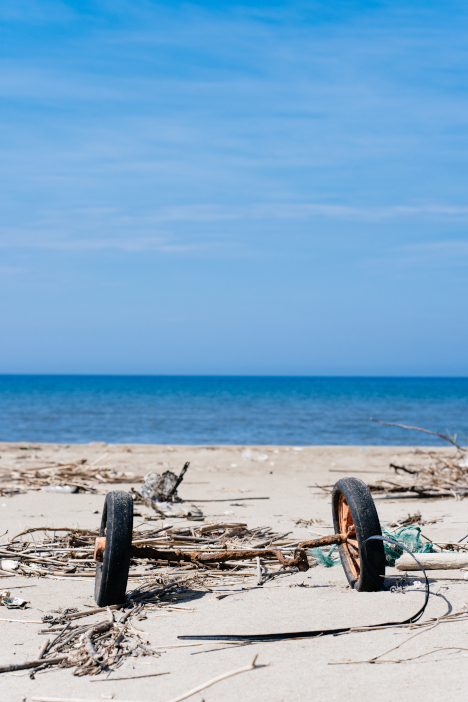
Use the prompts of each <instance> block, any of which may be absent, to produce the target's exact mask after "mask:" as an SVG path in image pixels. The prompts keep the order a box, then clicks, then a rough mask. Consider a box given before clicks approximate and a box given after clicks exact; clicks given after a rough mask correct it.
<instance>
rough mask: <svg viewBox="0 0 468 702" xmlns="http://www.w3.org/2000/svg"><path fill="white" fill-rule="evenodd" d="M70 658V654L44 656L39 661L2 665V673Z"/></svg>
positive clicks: (51, 663) (52, 663) (0, 668)
mask: <svg viewBox="0 0 468 702" xmlns="http://www.w3.org/2000/svg"><path fill="white" fill-rule="evenodd" d="M67 658H68V656H58V657H57V658H42V659H41V660H39V661H29V662H28V663H14V664H12V665H2V666H1V667H0V673H11V672H13V671H15V670H26V669H27V668H36V667H37V666H38V665H54V664H55V663H60V662H61V661H64V660H66V659H67Z"/></svg>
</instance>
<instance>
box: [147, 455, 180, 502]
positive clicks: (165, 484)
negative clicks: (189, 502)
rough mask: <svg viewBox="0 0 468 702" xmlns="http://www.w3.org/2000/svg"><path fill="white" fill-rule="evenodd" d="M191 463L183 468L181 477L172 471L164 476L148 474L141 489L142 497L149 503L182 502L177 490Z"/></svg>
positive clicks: (166, 472) (167, 471) (168, 471)
mask: <svg viewBox="0 0 468 702" xmlns="http://www.w3.org/2000/svg"><path fill="white" fill-rule="evenodd" d="M189 465H190V463H189V462H188V461H187V463H186V464H185V465H184V467H183V468H182V470H181V472H180V475H178V476H177V475H176V474H175V473H173V472H172V471H170V470H166V471H165V472H164V473H163V474H162V475H160V474H159V473H148V475H146V476H145V482H144V484H143V486H142V487H141V488H140V495H141V496H142V497H143V498H144V499H145V500H149V501H153V500H155V501H156V502H182V500H181V498H180V497H179V495H178V494H177V488H178V487H179V485H180V483H181V482H182V480H183V479H184V476H185V473H186V472H187V470H188V467H189Z"/></svg>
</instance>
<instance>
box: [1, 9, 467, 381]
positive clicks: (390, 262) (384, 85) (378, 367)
mask: <svg viewBox="0 0 468 702" xmlns="http://www.w3.org/2000/svg"><path fill="white" fill-rule="evenodd" d="M0 20H1V25H2V27H1V45H2V49H1V64H2V65H1V71H0V95H1V100H2V107H1V112H0V142H1V159H0V167H1V191H2V196H1V219H0V226H1V231H0V328H1V337H2V342H1V344H0V372H3V373H143V374H146V373H155V374H160V373H161V374H165V373H169V374H179V373H180V374H199V373H201V374H211V373H214V374H284V375H288V374H293V375H296V374H297V375H322V374H325V375H455V376H457V375H465V376H466V375H468V353H467V350H466V349H467V345H468V324H467V313H466V309H467V300H468V276H467V263H468V237H467V225H468V197H467V189H468V168H467V155H468V140H467V137H468V41H467V39H468V9H467V6H466V4H465V3H461V2H450V1H448V2H437V3H435V2H430V1H428V0H426V1H425V2H414V1H412V0H406V1H405V2H403V1H401V2H400V1H399V0H395V1H393V2H340V1H339V0H338V1H337V2H333V3H330V2H288V3H285V2H279V1H278V2H250V3H248V4H244V5H242V4H240V3H238V2H237V3H234V2H224V3H216V2H199V3H177V2H170V3H158V2H152V1H150V0H129V1H128V2H127V1H121V0H113V1H112V2H111V1H110V0H109V1H108V2H107V1H101V2H96V1H93V0H89V1H88V2H65V1H63V2H59V1H55V0H36V1H33V0H3V3H2V6H1V9H0Z"/></svg>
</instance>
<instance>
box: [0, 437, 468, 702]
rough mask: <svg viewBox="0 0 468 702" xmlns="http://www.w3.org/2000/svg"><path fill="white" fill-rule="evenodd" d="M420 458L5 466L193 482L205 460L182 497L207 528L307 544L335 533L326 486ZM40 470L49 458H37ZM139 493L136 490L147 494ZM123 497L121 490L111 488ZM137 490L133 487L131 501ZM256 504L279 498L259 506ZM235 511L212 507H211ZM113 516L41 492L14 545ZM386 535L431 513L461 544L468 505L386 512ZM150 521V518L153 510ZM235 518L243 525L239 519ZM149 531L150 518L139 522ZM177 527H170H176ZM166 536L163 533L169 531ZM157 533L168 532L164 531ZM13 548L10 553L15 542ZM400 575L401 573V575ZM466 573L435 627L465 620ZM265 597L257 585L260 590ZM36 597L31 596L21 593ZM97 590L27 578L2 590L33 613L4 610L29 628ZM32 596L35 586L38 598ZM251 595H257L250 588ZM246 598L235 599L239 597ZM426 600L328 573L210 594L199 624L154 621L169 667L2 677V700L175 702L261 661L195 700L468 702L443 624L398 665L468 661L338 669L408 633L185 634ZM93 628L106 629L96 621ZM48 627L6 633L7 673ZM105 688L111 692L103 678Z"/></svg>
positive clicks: (79, 449)
mask: <svg viewBox="0 0 468 702" xmlns="http://www.w3.org/2000/svg"><path fill="white" fill-rule="evenodd" d="M246 448H250V449H251V452H252V458H254V459H255V458H258V457H261V456H263V455H267V456H268V459H267V460H261V461H259V460H246V459H244V458H243V457H242V452H243V451H245V450H246ZM412 451H413V449H411V448H408V447H404V448H402V447H347V446H333V447H325V446H314V447H304V448H303V449H300V450H297V449H294V448H293V447H284V446H282V447H265V446H262V447H238V446H237V447H221V448H218V447H206V448H203V447H189V446H182V447H181V446H179V447H178V446H173V447H169V446H146V445H132V446H121V445H119V446H117V445H112V446H111V445H109V446H106V445H105V444H90V445H85V446H78V445H73V446H59V445H50V444H48V445H37V448H34V447H32V449H30V450H22V449H20V446H19V445H17V444H16V445H15V444H0V456H1V458H0V466H1V467H2V468H7V467H8V466H11V465H15V464H16V465H19V464H20V463H21V464H22V465H27V462H31V463H32V462H33V461H35V462H37V460H38V458H41V459H43V460H47V459H51V460H62V459H63V460H71V459H75V458H88V460H90V461H91V460H94V459H96V458H98V457H99V456H101V455H102V454H104V453H107V454H108V456H107V457H106V459H105V460H104V461H103V463H106V464H107V465H108V466H109V467H115V468H117V469H119V470H132V471H134V472H135V474H136V475H137V476H143V475H144V474H145V473H147V472H148V471H150V470H156V471H158V472H162V470H165V469H166V468H167V467H171V468H173V469H175V470H179V469H180V468H181V467H182V466H183V464H184V462H185V461H186V460H189V461H191V466H190V469H189V472H188V473H187V476H186V480H184V482H183V484H182V486H181V488H180V489H179V493H180V494H181V496H182V497H183V498H184V499H185V500H190V501H193V502H195V503H198V504H199V505H200V506H201V507H202V509H203V511H204V514H205V516H206V520H207V521H210V520H212V521H219V519H220V518H222V520H223V521H230V520H231V521H242V522H246V523H247V524H248V526H249V527H254V526H260V525H269V526H271V527H272V528H274V529H275V530H276V531H281V532H289V531H291V532H293V535H294V536H297V537H299V538H314V535H316V534H317V532H319V533H322V534H329V533H332V531H333V530H332V529H331V528H330V527H331V509H330V498H329V496H328V495H325V494H321V493H320V491H318V490H317V489H315V488H313V487H310V486H314V485H315V484H316V483H321V484H333V483H334V482H335V481H336V480H338V479H339V478H340V477H344V476H351V475H355V476H356V477H360V478H362V479H363V480H368V481H372V480H375V479H378V478H383V477H385V476H386V477H389V476H390V475H392V474H393V473H392V471H391V469H389V463H390V462H392V461H401V462H402V463H404V462H405V460H407V461H414V460H415V457H414V454H412ZM34 457H36V458H34ZM138 483H139V480H138V479H136V481H135V485H137V484H138ZM117 487H118V486H116V485H112V486H111V487H110V489H116V488H117ZM128 488H129V485H128V484H127V485H125V486H123V489H128ZM242 497H269V499H268V500H258V501H257V500H245V501H241V500H240V499H239V498H242ZM202 498H203V499H211V500H215V499H218V500H221V499H225V500H227V501H226V502H201V501H200V502H198V500H201V499H202ZM102 504H103V496H102V495H90V494H74V495H73V494H72V495H63V494H62V495H58V494H51V493H44V492H31V493H28V494H25V495H18V496H14V497H10V498H0V533H1V534H3V533H4V532H6V531H7V530H8V536H13V535H14V534H16V533H18V532H20V531H22V530H23V529H25V528H28V527H33V526H56V527H64V526H78V527H90V528H96V527H97V525H98V524H99V520H100V514H99V513H100V511H101V508H102ZM376 504H377V509H378V512H379V516H380V519H381V522H382V524H385V523H386V522H389V521H394V520H397V519H399V518H402V517H405V516H406V515H407V514H408V512H415V511H417V510H421V512H422V515H423V517H424V518H426V519H429V518H434V517H441V518H442V521H440V522H439V523H437V524H434V525H431V526H426V527H424V528H423V533H424V534H425V535H426V536H428V537H429V538H432V539H434V540H437V541H442V540H452V541H458V540H459V539H460V538H462V537H463V536H465V534H467V533H468V515H467V511H466V502H465V501H455V500H452V499H444V500H437V501H436V500H432V501H422V500H414V499H401V500H394V499H392V500H385V499H377V500H376ZM139 511H140V512H142V513H149V512H148V510H145V508H140V507H139ZM226 512H232V513H233V514H226ZM311 517H314V518H319V519H322V520H323V524H322V525H320V526H316V527H312V528H310V529H309V528H304V527H301V528H299V527H297V526H295V521H296V520H297V519H299V518H305V519H310V518H311ZM135 521H136V523H138V519H136V520H135ZM166 521H167V520H166ZM161 523H163V522H161ZM152 524H153V525H154V524H155V522H152ZM5 539H6V537H5V536H4V537H3V539H2V541H5ZM389 572H394V573H396V571H394V570H392V569H390V570H389ZM463 575H464V573H463V572H460V571H448V572H447V571H446V572H438V571H437V572H433V573H431V592H432V593H433V595H434V596H432V597H431V598H430V602H429V606H428V610H427V615H426V616H427V617H434V616H438V615H442V614H444V613H446V612H447V611H448V610H449V609H451V608H453V610H454V611H457V610H459V609H460V608H461V607H462V606H463V604H464V603H465V602H466V601H468V595H467V588H468V582H467V581H466V580H464V579H463ZM249 584H251V585H252V586H254V585H255V580H254V578H253V577H252V578H251V579H250V583H249ZM23 585H24V586H28V587H27V588H26V587H24V589H22V588H21V587H18V586H23ZM93 585H94V583H93V581H92V579H90V581H89V582H87V581H68V580H52V579H36V578H30V579H28V578H25V577H14V576H13V577H4V578H3V577H2V578H1V579H0V587H2V588H4V589H7V588H9V587H15V588H16V589H15V590H14V591H13V592H14V593H15V594H16V595H19V596H23V597H24V598H25V599H28V600H29V601H30V605H29V607H28V609H26V610H20V611H17V610H7V609H6V608H4V607H1V608H0V617H2V618H11V619H17V620H21V621H26V620H40V619H41V616H42V615H43V613H44V612H46V611H50V610H51V609H55V608H57V607H69V606H76V607H78V608H79V609H80V610H81V609H83V608H85V606H86V605H92V604H93V602H94V600H93ZM30 586H32V587H30ZM246 586H247V585H246V584H244V587H246ZM230 589H232V588H230ZM422 597H423V595H422V593H421V592H417V591H416V590H414V591H411V592H407V593H406V594H402V593H390V592H381V593H358V592H355V591H353V590H350V589H349V587H347V581H346V579H345V576H344V573H343V570H342V568H341V566H335V567H333V568H324V567H316V568H312V569H310V570H309V571H308V572H307V573H298V574H295V575H291V576H290V577H285V578H283V579H282V580H279V581H273V582H271V583H270V584H266V585H265V586H264V587H262V588H257V589H253V590H251V591H248V590H245V591H242V592H238V593H237V594H234V595H231V596H229V597H226V598H224V599H221V600H218V599H216V596H215V594H214V593H204V594H201V593H200V594H199V595H196V596H194V598H193V599H192V600H188V601H187V605H186V606H190V607H193V608H194V610H195V611H194V612H193V613H190V612H172V613H170V614H168V615H166V616H157V615H156V613H149V615H148V619H146V620H145V621H143V622H142V624H141V626H142V628H143V629H145V630H146V631H147V632H148V633H149V635H150V639H151V645H152V646H163V647H164V646H168V648H167V649H166V650H165V649H164V648H161V656H160V657H159V658H136V659H134V661H133V662H129V661H127V662H126V663H125V664H124V666H122V668H120V669H119V670H118V671H117V672H116V673H114V674H113V675H112V676H111V679H110V680H109V681H104V682H101V681H100V682H95V680H96V679H91V678H87V677H83V678H76V677H73V675H72V673H71V670H70V669H58V670H51V671H49V672H44V673H39V674H37V675H36V678H35V680H31V679H30V678H29V676H28V673H27V671H23V672H19V673H9V674H4V675H2V676H1V679H0V680H1V681H0V699H1V700H2V702H3V701H8V702H9V701H10V700H11V702H13V701H14V702H20V701H22V700H26V701H27V702H29V701H30V700H31V697H32V696H48V695H49V696H53V697H57V698H63V699H70V698H78V699H83V700H98V699H99V700H101V699H111V698H112V696H113V699H115V700H117V701H118V700H135V701H137V700H139V701H141V702H150V701H151V702H165V701H167V700H171V699H173V698H174V697H177V696H178V695H180V694H182V693H183V692H185V691H186V690H189V689H191V688H193V687H195V686H197V685H199V684H201V683H202V682H204V681H205V680H208V679H209V678H212V677H214V676H217V675H219V674H221V673H224V672H226V671H229V670H232V669H235V668H238V667H242V666H245V665H248V664H249V663H250V662H251V661H252V659H253V657H254V655H256V654H258V663H264V664H266V663H268V664H269V665H268V667H264V668H261V669H259V670H255V671H252V672H248V673H244V674H242V675H239V676H237V677H234V678H231V679H229V680H225V681H223V682H221V683H219V684H217V685H215V686H213V687H212V688H209V689H207V690H205V691H203V692H202V693H199V694H196V695H194V696H193V697H191V698H190V700H193V702H201V700H206V702H214V701H215V700H216V701H219V702H237V700H240V699H241V700H243V702H250V701H254V700H255V702H258V701H259V700H262V701H263V700H265V701H266V700H271V701H272V702H283V701H284V702H286V700H287V701H288V702H295V701H296V700H307V699H311V700H320V701H322V700H323V701H325V700H327V701H328V700H342V699H346V700H349V701H354V700H355V701H356V702H357V701H358V700H379V702H382V701H386V700H412V701H414V702H417V701H418V700H421V701H422V700H424V701H425V702H429V701H431V700H442V699H451V700H462V699H463V700H465V699H466V697H467V691H466V688H467V686H468V674H467V673H466V668H465V665H466V662H467V661H466V658H467V656H468V653H467V650H468V636H467V634H468V624H467V623H466V622H459V623H451V624H443V625H440V626H439V627H438V628H436V629H434V630H432V631H428V632H426V633H423V634H421V635H420V636H418V637H417V638H415V639H413V640H411V641H409V642H408V643H407V644H405V646H403V647H401V648H400V649H398V650H397V651H396V652H394V653H393V654H391V655H390V656H387V658H392V659H399V658H409V657H412V656H416V655H418V654H421V653H424V652H426V651H431V650H432V649H435V648H439V647H443V646H461V647H465V651H455V650H451V651H440V652H438V653H434V654H432V655H430V656H428V657H425V658H421V659H419V660H415V661H411V662H406V663H401V664H399V665H396V664H394V663H381V664H369V663H361V664H354V665H340V666H332V665H329V664H330V663H332V662H336V661H352V660H366V659H368V658H370V657H372V656H375V655H378V654H380V653H383V652H384V651H386V650H388V649H390V648H392V647H393V646H396V645H398V644H400V643H402V642H403V641H405V640H406V639H407V638H408V637H409V636H410V635H411V634H410V632H408V631H407V630H402V629H388V630H382V631H374V632H367V633H354V634H350V635H346V636H339V637H331V636H328V637H325V638H318V639H312V640H304V639H303V640H296V641H287V642H282V643H272V644H257V645H251V646H236V647H232V646H229V645H225V644H216V643H214V644H213V643H208V644H206V643H205V644H203V645H200V646H195V647H179V648H169V646H172V645H177V644H178V643H180V642H178V640H177V636H178V635H184V634H213V633H219V634H223V633H226V634H229V633H232V634H235V633H242V634H244V633H265V632H267V633H271V632H280V631H295V630H296V631H297V630H307V629H318V628H332V627H341V626H354V625H361V624H371V623H377V622H384V621H395V620H399V619H401V618H403V617H406V616H409V615H410V614H412V613H413V612H414V611H416V610H417V609H418V608H419V607H420V605H421V604H422ZM89 621H92V619H91V618H90V620H89ZM41 628H43V626H42V625H40V624H35V623H31V624H20V623H9V622H5V621H0V630H1V631H2V640H3V646H2V650H1V654H0V664H6V663H11V662H21V661H23V660H31V659H34V658H35V657H36V656H37V654H38V652H39V649H40V647H41V645H42V643H43V641H44V637H43V636H40V635H38V634H37V632H38V631H39V630H40V629H41ZM166 671H168V672H169V673H170V674H169V675H163V676H161V677H153V678H141V679H138V680H122V681H117V680H113V679H112V678H113V677H115V678H117V677H119V678H120V677H125V676H137V675H144V674H148V673H155V672H166ZM97 679H99V680H103V676H99V677H98V678H97Z"/></svg>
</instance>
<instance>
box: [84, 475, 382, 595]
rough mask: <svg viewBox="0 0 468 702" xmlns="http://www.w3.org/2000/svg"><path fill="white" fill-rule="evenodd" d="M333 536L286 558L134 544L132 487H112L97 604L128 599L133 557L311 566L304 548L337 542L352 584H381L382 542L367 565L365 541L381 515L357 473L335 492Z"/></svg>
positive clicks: (273, 552)
mask: <svg viewBox="0 0 468 702" xmlns="http://www.w3.org/2000/svg"><path fill="white" fill-rule="evenodd" d="M331 497H332V514H333V527H334V530H335V534H334V535H333V536H324V537H321V538H319V539H311V540H308V541H302V542H301V543H299V544H298V545H297V547H296V548H295V549H294V555H293V558H288V557H287V556H285V555H284V554H283V553H282V552H281V551H280V550H279V549H271V548H270V549H255V550H254V549H251V550H249V549H243V550H240V549H219V550H217V551H215V552H209V551H194V552H193V551H192V552H188V551H179V550H175V549H172V550H159V549H158V548H153V547H152V546H149V545H148V546H139V545H136V544H135V545H134V544H132V534H133V500H132V496H131V495H130V494H129V493H128V492H123V491H120V490H114V491H113V492H109V493H108V494H107V495H106V500H105V502H104V509H103V512H102V519H101V528H100V530H99V537H98V538H97V539H96V550H95V554H94V560H95V561H96V580H95V594H94V596H95V599H96V602H97V604H98V605H99V607H106V606H107V605H113V604H120V603H121V602H124V600H125V593H126V590H127V581H128V575H129V570H130V561H131V559H132V558H143V559H149V560H154V561H159V562H160V563H161V565H167V564H180V563H193V564H194V565H195V566H199V567H203V566H209V565H211V566H213V565H216V564H221V563H228V562H232V561H247V560H251V559H252V558H268V559H276V560H278V561H279V563H281V565H282V566H286V567H291V566H292V567H295V568H298V569H299V570H300V571H306V570H308V569H309V563H308V560H307V554H306V549H309V548H319V547H321V546H334V545H337V546H338V550H339V554H340V560H341V565H342V566H343V570H344V572H345V575H346V578H347V579H348V582H349V584H350V585H351V587H352V588H354V589H355V590H358V591H360V592H372V591H374V590H378V589H379V581H378V579H379V578H380V579H381V578H383V577H385V552H384V547H383V543H382V542H381V541H378V540H374V541H371V542H370V543H369V544H368V545H367V546H366V554H365V556H366V559H365V560H366V564H367V565H368V567H369V570H370V569H371V572H372V575H371V574H370V572H369V571H368V569H367V568H366V567H365V566H364V561H363V559H362V558H361V556H362V551H361V549H362V545H363V544H364V543H365V542H366V540H367V539H369V538H370V537H372V536H381V535H382V531H381V528H380V522H379V517H378V515H377V510H376V509H375V504H374V500H373V499H372V495H371V494H370V491H369V488H368V487H367V485H366V484H365V483H363V482H362V480H359V479H358V478H342V479H341V480H339V481H338V482H337V483H336V485H335V487H334V488H333V492H332V496H331Z"/></svg>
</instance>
